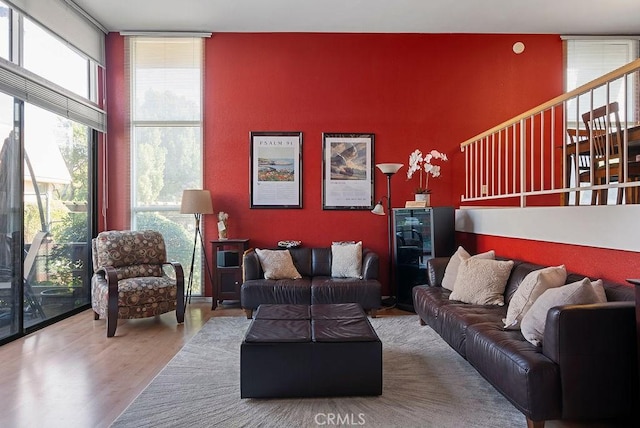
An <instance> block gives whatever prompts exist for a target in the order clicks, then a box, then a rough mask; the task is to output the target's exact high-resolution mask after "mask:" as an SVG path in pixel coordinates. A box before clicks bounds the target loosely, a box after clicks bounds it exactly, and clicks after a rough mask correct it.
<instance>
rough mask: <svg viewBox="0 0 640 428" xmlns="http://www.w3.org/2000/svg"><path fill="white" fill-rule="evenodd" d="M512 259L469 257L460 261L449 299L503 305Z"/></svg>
mask: <svg viewBox="0 0 640 428" xmlns="http://www.w3.org/2000/svg"><path fill="white" fill-rule="evenodd" d="M512 267H513V261H511V260H509V261H498V260H488V259H478V258H474V257H470V258H468V259H467V260H464V261H463V262H461V263H460V268H459V269H458V276H457V278H456V283H455V285H454V287H453V291H452V292H451V295H450V296H449V299H451V300H459V301H461V302H464V303H473V304H476V305H500V306H502V305H504V289H505V287H506V285H507V280H508V279H509V275H510V274H511V268H512Z"/></svg>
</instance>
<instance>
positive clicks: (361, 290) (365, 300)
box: [311, 276, 382, 311]
mask: <svg viewBox="0 0 640 428" xmlns="http://www.w3.org/2000/svg"><path fill="white" fill-rule="evenodd" d="M381 288H382V287H381V285H380V281H378V280H375V279H369V280H366V279H357V278H332V277H327V276H314V277H313V278H312V279H311V304H312V305H317V304H329V303H360V305H361V306H362V307H363V308H364V310H365V311H367V310H369V309H377V308H379V307H380V306H381V295H382V290H381Z"/></svg>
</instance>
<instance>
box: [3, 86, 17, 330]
mask: <svg viewBox="0 0 640 428" xmlns="http://www.w3.org/2000/svg"><path fill="white" fill-rule="evenodd" d="M16 107H19V105H16ZM13 113H14V101H13V97H10V96H8V95H5V94H2V93H0V340H2V339H4V338H6V337H9V336H12V335H15V334H17V333H18V332H19V331H20V329H21V326H20V322H21V317H20V316H19V314H20V311H21V310H22V303H21V299H20V296H21V291H22V287H21V283H22V279H21V274H20V271H21V269H20V263H21V261H22V254H21V252H22V241H21V223H22V222H21V218H20V217H21V216H22V209H21V197H22V180H21V179H20V146H19V141H18V134H17V133H16V132H15V131H16V130H15V129H14V114H13Z"/></svg>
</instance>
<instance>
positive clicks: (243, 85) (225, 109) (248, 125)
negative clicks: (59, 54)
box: [107, 33, 563, 294]
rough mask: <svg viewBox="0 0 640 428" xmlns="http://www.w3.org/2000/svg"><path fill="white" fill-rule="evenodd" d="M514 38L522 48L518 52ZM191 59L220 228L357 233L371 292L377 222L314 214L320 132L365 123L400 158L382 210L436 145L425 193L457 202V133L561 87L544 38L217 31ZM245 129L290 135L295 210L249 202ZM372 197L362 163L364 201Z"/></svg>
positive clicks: (116, 53)
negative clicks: (299, 182)
mask: <svg viewBox="0 0 640 428" xmlns="http://www.w3.org/2000/svg"><path fill="white" fill-rule="evenodd" d="M516 41H522V42H524V43H525V45H526V50H525V51H524V53H523V54H521V55H516V54H514V53H513V51H512V46H513V43H515V42H516ZM107 49H108V52H109V56H108V58H109V61H110V62H109V64H108V82H109V91H108V96H109V108H108V111H109V145H110V146H109V147H110V148H109V150H110V151H109V158H110V159H111V160H110V165H109V167H110V173H109V180H110V182H109V192H110V197H109V201H110V202H109V210H108V219H109V221H108V225H109V227H110V228H116V227H120V225H125V224H127V223H128V220H127V219H128V212H127V210H126V207H125V204H128V200H127V199H128V198H127V196H128V194H129V193H128V192H129V190H128V184H127V181H128V167H129V166H128V165H129V164H128V160H127V159H128V141H127V140H128V138H125V137H126V135H128V134H127V132H128V125H127V124H126V109H127V102H128V101H127V100H126V99H125V97H124V96H123V94H126V91H125V89H126V88H125V87H124V86H125V85H124V64H123V59H122V58H123V49H124V44H123V42H122V38H121V37H120V36H119V35H116V34H110V35H109V37H108V44H107ZM205 58H206V72H205V129H204V142H205V153H204V157H205V159H204V162H205V168H204V170H205V177H204V179H205V188H207V189H210V190H211V193H212V196H213V203H214V210H216V212H217V211H226V212H228V213H229V215H230V220H229V236H230V237H247V238H250V239H251V245H252V246H255V247H273V246H275V245H276V243H277V241H278V240H283V239H299V240H302V241H303V244H304V245H306V246H328V245H330V244H331V241H334V240H362V241H363V243H364V245H365V246H366V247H369V248H372V249H373V250H375V251H377V252H378V253H379V254H380V256H381V272H380V275H381V279H382V281H383V287H384V288H385V291H386V287H387V284H386V283H385V282H386V281H384V279H385V278H387V268H386V266H387V232H386V231H387V229H386V224H387V223H386V218H385V217H380V216H375V215H372V214H370V213H369V212H368V211H324V210H322V133H323V132H371V133H375V159H374V162H375V163H379V162H400V163H404V164H405V167H404V168H403V169H401V170H400V172H399V173H398V174H397V175H396V176H394V177H393V180H392V199H393V201H392V202H393V206H394V207H400V206H404V202H405V201H406V200H409V199H412V198H413V194H412V190H413V188H414V187H415V186H416V184H417V181H416V179H415V178H414V179H412V180H410V181H407V180H406V170H407V169H406V164H407V159H408V156H409V154H410V153H411V152H412V151H413V150H415V149H416V148H419V149H421V150H423V151H429V150H431V149H437V150H440V151H443V152H445V153H446V154H447V155H448V156H449V158H450V160H449V162H447V163H445V164H444V165H443V168H442V177H441V178H439V179H437V180H432V182H431V186H430V187H432V189H433V193H432V197H431V203H432V204H433V205H453V206H458V205H459V201H460V195H461V194H462V189H463V185H464V184H463V175H464V164H463V157H462V154H461V152H460V149H459V144H460V142H462V141H464V140H466V139H468V138H470V137H472V136H473V135H475V134H477V133H479V132H482V131H484V130H486V129H488V128H490V127H492V126H494V125H496V124H498V123H500V122H502V121H504V120H507V119H509V118H511V117H513V116H515V115H517V114H519V113H521V112H523V111H525V110H527V109H529V108H532V107H534V106H536V105H538V104H540V103H542V102H544V101H547V100H548V99H550V98H553V97H555V96H557V95H559V94H560V93H561V92H562V74H563V71H562V70H563V67H562V43H561V41H560V38H559V36H556V35H474V34H310V33H274V34H246V33H242V34H236V33H222V34H214V35H213V37H211V38H210V39H208V40H207V41H206V52H205ZM250 131H302V132H303V149H302V156H303V208H302V209H287V210H282V209H249V132H250ZM125 168H126V169H125ZM120 174H121V175H120ZM384 194H386V181H385V176H384V175H383V174H381V173H380V172H379V171H377V170H376V172H375V196H374V197H375V199H378V198H380V196H382V195H384ZM125 220H127V221H125ZM214 222H215V218H214V216H205V235H206V236H205V239H207V240H209V239H212V238H215V237H216V236H217V232H216V227H215V223H214ZM209 290H210V286H208V287H207V293H208V294H209V293H210V291H209Z"/></svg>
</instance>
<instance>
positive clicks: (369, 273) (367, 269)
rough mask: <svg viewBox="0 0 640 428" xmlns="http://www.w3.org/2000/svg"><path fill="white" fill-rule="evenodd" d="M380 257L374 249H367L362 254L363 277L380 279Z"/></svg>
mask: <svg viewBox="0 0 640 428" xmlns="http://www.w3.org/2000/svg"><path fill="white" fill-rule="evenodd" d="M379 271H380V258H379V257H378V254H377V253H375V252H373V251H368V250H365V251H364V252H363V255H362V279H378V272H379Z"/></svg>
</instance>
